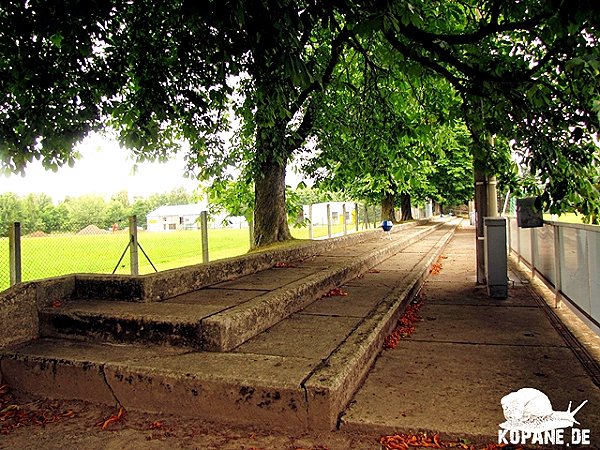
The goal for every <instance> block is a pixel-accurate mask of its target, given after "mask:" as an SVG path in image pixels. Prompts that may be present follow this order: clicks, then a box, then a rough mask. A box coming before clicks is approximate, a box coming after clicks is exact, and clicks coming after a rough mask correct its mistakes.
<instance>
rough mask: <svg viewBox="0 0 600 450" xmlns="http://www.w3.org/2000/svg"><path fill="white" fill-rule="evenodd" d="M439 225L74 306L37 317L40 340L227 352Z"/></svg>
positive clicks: (44, 311)
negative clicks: (178, 289)
mask: <svg viewBox="0 0 600 450" xmlns="http://www.w3.org/2000/svg"><path fill="white" fill-rule="evenodd" d="M441 225H442V222H438V223H434V224H427V225H420V226H412V227H398V228H397V230H398V231H397V232H396V233H394V234H393V236H394V239H393V240H391V241H389V242H385V241H384V244H385V245H382V239H385V240H386V241H387V236H385V235H384V234H383V233H381V234H380V235H378V236H377V237H375V239H370V240H367V241H365V242H360V243H357V244H354V245H352V246H351V247H341V248H336V249H332V250H328V251H326V252H323V253H321V254H318V255H314V256H312V257H309V258H305V259H303V260H300V261H296V262H293V264H286V265H285V266H286V267H285V268H284V267H281V268H277V267H274V268H270V269H267V270H263V271H260V272H257V273H253V274H250V275H245V276H242V277H239V278H237V279H235V280H229V281H224V282H221V283H217V284H214V285H212V286H207V287H205V288H202V289H199V290H196V291H192V292H189V293H186V294H182V295H178V296H175V297H172V298H169V299H166V300H163V301H160V302H132V301H122V300H121V301H115V300H104V299H100V300H98V299H79V300H77V299H75V300H68V301H64V302H63V303H60V304H58V305H56V304H55V305H54V307H52V306H50V307H45V308H42V309H41V311H40V335H41V336H43V337H55V338H73V339H79V340H101V341H106V342H113V343H126V342H141V343H144V342H147V343H155V344H167V345H175V346H184V347H191V348H194V349H198V350H208V351H229V350H232V349H234V348H235V347H237V346H239V345H240V344H242V343H243V342H245V341H247V340H248V339H251V338H252V337H254V336H256V335H257V334H259V333H261V332H262V331H264V330H266V329H268V328H270V327H272V326H273V325H275V324H277V323H278V322H280V321H281V320H283V319H285V318H286V317H288V316H289V315H291V314H293V313H295V312H296V311H299V310H301V309H302V308H304V307H305V306H307V305H308V304H310V303H312V302H313V301H314V300H316V299H317V298H319V297H321V296H322V295H323V294H325V293H326V292H328V291H329V290H331V289H332V288H334V287H336V286H339V285H340V284H343V283H344V282H346V281H348V280H350V279H352V278H355V277H357V276H359V275H361V274H363V273H364V272H365V271H367V270H369V269H370V268H371V267H373V266H374V265H375V264H377V263H379V262H381V261H382V260H384V259H385V258H387V257H389V256H390V255H392V254H394V253H397V252H399V251H400V250H401V249H403V248H405V247H406V246H407V245H410V244H412V243H416V242H418V241H422V240H423V239H425V238H426V236H428V235H429V234H431V233H433V232H434V231H435V230H436V229H437V228H438V227H439V226H441Z"/></svg>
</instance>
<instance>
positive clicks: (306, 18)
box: [0, 0, 600, 245]
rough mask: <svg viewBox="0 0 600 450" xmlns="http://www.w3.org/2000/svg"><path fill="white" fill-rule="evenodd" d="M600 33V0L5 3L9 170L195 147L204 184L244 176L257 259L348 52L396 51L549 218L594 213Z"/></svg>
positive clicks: (282, 215)
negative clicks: (454, 105)
mask: <svg viewBox="0 0 600 450" xmlns="http://www.w3.org/2000/svg"><path fill="white" fill-rule="evenodd" d="M599 23H600V11H599V10H598V8H597V7H596V5H595V3H594V0H575V1H573V0H571V1H568V2H567V1H565V0H548V1H546V0H545V1H541V0H523V1H520V2H506V1H501V0H481V1H477V0H465V1H453V0H452V1H451V0H444V1H439V2H431V1H428V0H412V1H410V2H407V1H390V2H382V1H375V0H368V1H352V0H335V1H331V2H320V1H316V0H266V1H265V0H260V1H259V0H220V1H215V0H207V1H205V2H195V1H192V0H171V1H167V2H154V1H150V0H139V1H137V0H136V1H132V2H116V1H100V0H91V1H83V0H61V1H60V2H59V1H55V0H28V1H25V2H24V1H16V0H13V1H7V2H3V4H2V6H0V55H1V58H0V81H1V83H2V86H3V92H2V98H1V100H0V116H1V118H2V120H1V121H0V155H1V156H2V158H1V159H2V167H3V168H4V169H5V170H10V171H19V170H22V169H23V168H24V167H25V166H26V165H27V163H28V162H30V161H32V160H33V159H42V161H43V162H44V164H45V165H46V166H47V167H49V168H56V167H58V166H60V165H62V164H73V163H74V160H75V158H76V156H77V155H76V154H74V153H73V145H74V144H75V143H76V142H78V141H79V140H81V139H82V138H83V137H84V136H85V135H86V134H87V133H89V132H91V131H93V130H102V129H104V128H106V127H112V128H114V129H116V130H117V131H118V134H119V139H120V141H121V142H122V143H123V144H125V145H126V146H127V147H129V148H130V149H132V151H133V152H134V153H135V154H136V155H138V157H139V158H141V159H143V158H166V157H167V156H168V155H169V154H170V153H171V152H173V151H177V150H178V149H179V147H180V142H181V141H182V140H186V141H188V142H189V145H190V147H189V148H190V151H189V154H188V155H187V158H188V162H189V165H190V169H191V170H192V171H194V172H195V173H196V174H198V175H199V176H201V177H204V178H211V177H214V176H220V175H221V174H222V173H223V172H224V171H225V170H226V168H227V167H228V166H239V165H245V166H246V167H247V170H246V173H247V174H248V177H249V178H250V179H252V180H253V181H254V189H255V205H254V219H255V220H254V223H255V233H254V239H255V242H254V243H255V245H263V244H268V243H270V242H273V241H277V240H283V239H288V238H289V237H290V234H289V229H288V225H287V217H286V209H285V169H286V166H287V164H288V162H289V161H290V158H291V157H292V156H293V155H294V154H296V153H297V152H298V150H299V149H300V148H301V147H302V144H303V143H304V142H305V141H306V139H307V138H308V137H309V136H310V135H311V133H312V132H313V131H314V128H315V125H316V124H315V112H316V108H317V106H318V105H317V104H316V100H317V97H318V95H317V94H318V93H320V92H323V91H326V90H327V88H328V87H329V85H330V84H331V82H332V79H333V75H334V71H335V69H336V67H337V66H338V64H339V63H340V60H341V58H342V56H343V55H344V54H345V52H347V51H349V49H353V50H354V51H356V52H358V53H360V54H362V55H365V56H366V57H367V59H374V58H372V57H371V56H370V55H372V54H373V53H374V52H379V51H386V52H390V53H392V52H393V53H394V54H395V55H397V56H396V58H397V60H398V64H399V70H402V68H403V67H407V68H410V67H414V66H417V67H419V68H420V72H422V73H428V74H436V75H437V76H440V77H443V78H444V79H446V80H447V81H448V82H449V83H450V84H451V86H452V87H453V89H455V91H456V92H457V94H458V95H460V97H461V99H462V107H461V112H462V115H463V117H464V119H465V121H466V124H467V126H468V128H469V130H470V132H471V135H472V138H473V139H474V141H475V142H476V144H477V145H476V146H475V151H476V152H478V153H479V154H480V155H479V156H480V157H479V158H478V160H480V161H484V163H485V164H486V167H487V170H489V171H490V172H501V171H502V167H501V166H499V165H498V164H497V161H498V160H500V161H501V160H502V158H494V157H493V156H494V154H495V153H496V152H497V149H495V148H493V147H491V146H490V145H489V140H488V139H487V137H488V136H490V135H496V136H501V137H503V138H504V139H505V140H506V141H509V140H512V141H513V142H514V149H515V150H516V151H518V152H520V154H521V158H522V160H523V162H524V163H525V164H526V165H527V167H528V170H529V171H530V173H531V174H532V175H533V176H535V177H537V179H538V182H539V185H538V187H539V188H540V190H541V191H543V199H544V201H545V203H546V205H547V206H548V207H549V208H550V209H551V210H552V211H554V212H559V211H563V210H566V209H568V208H573V207H575V208H578V209H579V210H580V211H581V212H583V213H584V214H588V215H590V214H594V213H598V211H599V208H600V206H599V205H600V195H599V194H598V189H597V181H595V180H597V177H598V170H597V167H598V166H597V159H598V150H597V147H596V146H595V145H594V142H593V136H594V135H595V133H597V131H598V128H599V117H598V116H599V114H600V101H599V100H598V89H599V83H600V81H599V80H600V77H598V72H599V67H600V62H599V55H598V38H599V30H598V24H599ZM374 42H375V43H377V45H375V46H374V45H373V43H374ZM411 76H412V77H413V78H414V82H415V83H417V84H420V83H421V81H420V78H419V77H420V75H419V74H418V73H417V74H416V75H415V74H413V75H411ZM233 116H235V117H237V118H238V120H240V121H241V125H240V130H239V133H238V135H237V136H238V139H237V140H236V144H237V145H233V146H226V145H224V142H223V141H224V139H226V137H225V136H226V135H224V134H223V132H224V131H226V130H227V129H228V127H229V124H230V120H229V118H230V117H233ZM476 156H478V155H476ZM595 183H596V184H595Z"/></svg>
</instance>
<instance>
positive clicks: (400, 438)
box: [379, 433, 523, 450]
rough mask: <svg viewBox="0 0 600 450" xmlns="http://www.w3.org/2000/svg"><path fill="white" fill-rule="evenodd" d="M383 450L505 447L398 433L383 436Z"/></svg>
mask: <svg viewBox="0 0 600 450" xmlns="http://www.w3.org/2000/svg"><path fill="white" fill-rule="evenodd" d="M379 443H380V444H381V448H382V449H383V450H408V449H410V448H411V447H412V448H417V447H418V448H455V449H464V450H499V449H502V448H504V447H505V446H504V445H497V444H483V445H472V444H469V443H467V442H466V441H462V440H461V441H442V440H441V439H440V436H439V434H434V435H430V434H427V433H419V434H404V433H398V434H394V435H390V436H381V438H380V439H379ZM511 448H512V449H514V450H522V449H523V447H520V446H517V447H511Z"/></svg>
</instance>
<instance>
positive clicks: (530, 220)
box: [517, 197, 544, 228]
mask: <svg viewBox="0 0 600 450" xmlns="http://www.w3.org/2000/svg"><path fill="white" fill-rule="evenodd" d="M535 200H536V199H535V197H530V198H519V199H517V225H519V227H521V228H537V227H543V226H544V217H543V216H542V210H541V209H538V208H537V207H536V205H535Z"/></svg>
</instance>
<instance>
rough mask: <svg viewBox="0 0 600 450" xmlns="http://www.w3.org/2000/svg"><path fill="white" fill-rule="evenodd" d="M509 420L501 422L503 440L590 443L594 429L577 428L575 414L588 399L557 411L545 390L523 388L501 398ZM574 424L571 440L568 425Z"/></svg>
mask: <svg viewBox="0 0 600 450" xmlns="http://www.w3.org/2000/svg"><path fill="white" fill-rule="evenodd" d="M500 403H501V404H502V410H503V411H504V418H505V419H506V422H503V423H501V424H500V428H501V430H499V431H498V443H499V444H509V443H510V444H532V445H533V444H541V445H550V444H558V445H565V444H566V445H567V446H569V445H571V444H573V445H589V444H590V430H587V429H579V428H574V427H573V426H574V425H575V424H577V425H579V422H578V421H577V420H576V419H575V414H577V412H578V411H579V410H580V409H581V408H582V407H583V406H584V405H585V404H586V403H587V400H585V401H584V402H582V403H581V404H580V405H579V406H578V407H577V408H575V409H574V410H573V411H571V403H570V402H569V407H568V408H567V410H566V411H554V410H553V409H552V404H551V403H550V399H549V398H548V396H547V395H546V394H544V393H543V392H541V391H539V390H537V389H533V388H523V389H519V390H518V391H516V392H511V393H510V394H508V395H505V396H504V397H502V400H501V402H500ZM568 427H573V428H572V430H571V436H570V437H571V439H570V441H569V440H568V439H566V438H565V432H564V431H565V430H564V429H565V428H568Z"/></svg>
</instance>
